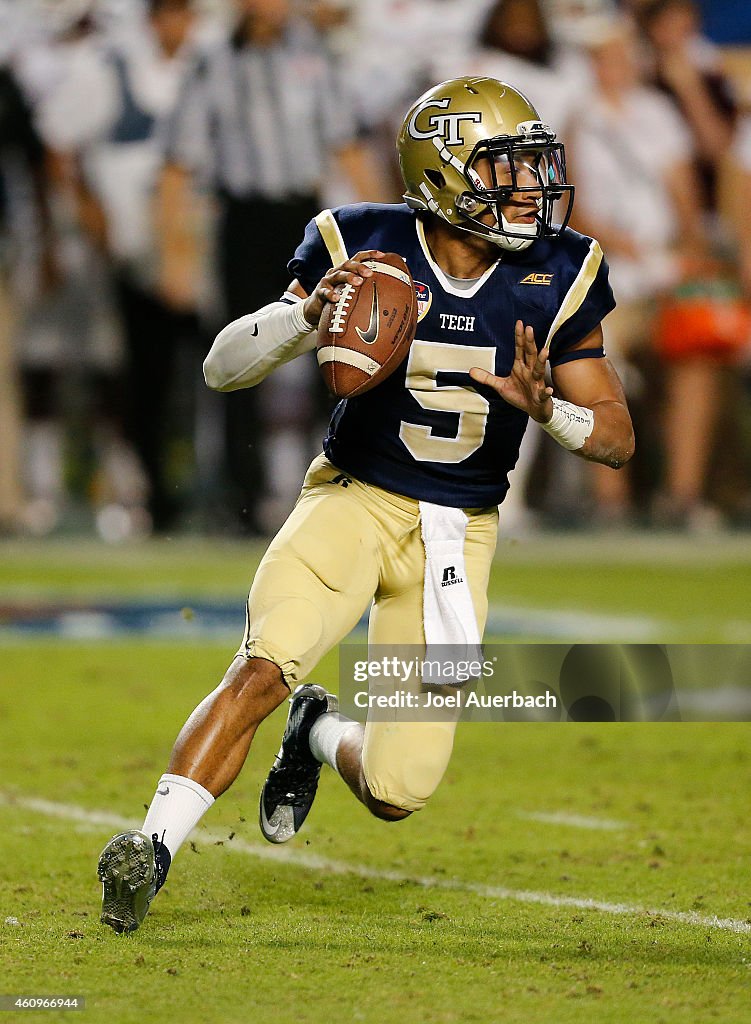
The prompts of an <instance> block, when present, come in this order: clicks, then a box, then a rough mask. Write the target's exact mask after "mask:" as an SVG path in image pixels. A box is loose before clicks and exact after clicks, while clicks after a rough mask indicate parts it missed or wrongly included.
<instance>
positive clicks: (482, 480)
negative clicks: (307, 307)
mask: <svg viewBox="0 0 751 1024" xmlns="http://www.w3.org/2000/svg"><path fill="white" fill-rule="evenodd" d="M332 214H333V218H334V220H335V222H336V226H337V227H338V231H339V234H340V241H341V242H343V244H344V247H345V248H346V251H347V253H348V255H349V256H354V254H355V253H356V252H358V251H360V250H364V249H380V250H381V251H382V252H396V253H399V255H401V256H402V257H404V259H405V261H406V263H407V265H408V267H409V269H410V271H411V272H412V276H413V278H414V280H415V289H416V291H417V299H418V307H419V314H418V317H419V319H418V324H417V333H416V335H415V340H414V341H413V343H412V346H411V348H410V352H409V355H408V358H407V359H406V360H405V361H404V363H403V364H402V365H401V366H400V367H399V369H398V370H396V371H395V372H394V373H393V374H392V375H391V376H390V377H389V378H388V379H387V380H385V381H384V382H383V383H382V384H379V385H378V386H377V387H376V388H374V389H373V390H372V391H369V392H366V394H364V395H359V396H358V397H356V398H348V399H345V400H343V401H341V402H339V404H338V405H337V406H336V409H335V410H334V413H333V416H332V419H331V423H330V425H329V430H328V433H327V435H326V438H325V440H324V451H325V452H326V455H327V456H328V458H329V459H330V460H331V461H332V462H333V463H334V465H335V466H337V467H338V468H340V469H342V470H344V471H345V472H348V473H351V474H352V475H353V476H356V477H358V478H359V479H360V480H365V481H366V482H368V483H373V484H376V485H377V486H379V487H384V488H386V489H387V490H390V491H395V492H397V493H399V494H404V495H407V496H408V497H411V498H417V499H419V500H424V501H431V502H435V503H436V504H440V505H451V506H455V507H459V508H485V507H487V506H489V505H497V504H499V503H500V502H502V501H503V498H504V497H505V495H506V492H507V490H508V474H509V472H510V471H511V470H512V469H513V468H514V465H515V464H516V460H517V458H518V456H519V446H520V444H521V440H522V436H523V434H524V430H525V428H526V426H527V421H528V417H527V414H526V413H524V412H521V411H520V410H519V409H515V408H514V407H513V406H511V405H509V404H508V403H507V402H505V401H504V400H503V399H502V398H501V397H500V396H499V395H498V394H497V393H496V392H495V391H493V390H492V389H491V388H486V387H484V386H481V385H478V384H476V383H475V382H474V381H472V379H471V378H470V376H469V370H470V368H471V367H472V366H479V367H482V368H483V369H486V370H490V371H491V372H492V373H495V374H498V375H499V376H503V377H505V376H507V375H508V374H509V373H510V372H511V368H512V365H513V362H514V324H515V323H516V321H517V320H522V321H523V322H524V324H525V325H528V326H531V327H533V328H534V331H535V338H536V339H537V344H538V347H539V348H542V347H543V346H544V345H545V343H546V342H547V341H550V363H551V365H552V366H556V365H557V364H559V363H561V362H565V361H566V360H567V357H568V358H571V356H572V355H573V354H570V353H569V350H570V349H571V347H572V346H574V345H576V344H578V343H579V342H580V341H582V340H583V339H584V338H585V337H586V336H587V335H588V334H589V333H590V332H591V331H592V330H594V328H595V327H597V325H598V324H599V323H600V321H601V320H602V319H603V317H604V316H605V315H606V314H607V313H609V312H610V310H611V309H613V307H614V305H615V302H614V300H613V293H612V291H611V289H610V286H609V284H608V268H607V263H606V262H605V259H604V258H603V256H602V251H601V249H600V247H599V245H598V244H597V242H595V241H593V240H592V239H591V238H587V237H585V236H584V235H580V234H578V233H577V232H576V231H572V230H570V229H568V228H567V229H566V230H565V231H564V232H563V234H562V235H561V236H560V237H554V238H541V239H538V240H537V241H535V242H534V243H533V244H532V245H531V246H530V247H529V248H528V249H526V250H525V251H523V252H519V253H507V252H505V251H502V250H499V254H500V259H499V261H498V262H497V263H496V264H494V265H493V266H492V267H491V268H489V270H487V271H486V273H485V274H484V275H483V276H482V277H481V278H480V279H479V280H478V281H477V282H476V284H474V285H473V286H472V287H471V289H470V290H469V291H464V290H460V289H459V288H457V287H454V286H452V284H451V281H450V279H448V278H447V276H446V275H445V274H444V272H443V271H442V270H441V268H440V267H438V266H437V264H436V263H435V262H434V260H433V259H432V256H431V254H430V251H429V249H428V246H427V244H426V242H425V237H424V233H423V225H422V222H421V220H420V218H419V217H418V216H417V215H416V214H415V213H414V212H413V211H411V210H410V209H408V207H406V206H403V205H394V206H385V205H376V204H358V205H356V206H343V207H340V208H339V209H336V210H333V211H331V213H330V214H328V215H327V214H324V215H323V217H324V219H325V221H327V222H328V229H327V230H326V234H327V238H328V241H329V244H331V232H332V231H333V233H334V235H335V234H336V227H334V225H333V224H332V223H331V215H332ZM321 222H322V221H321V216H320V215H319V218H316V220H313V221H311V222H310V224H309V225H308V227H307V229H306V232H305V237H304V239H303V241H302V243H301V244H300V246H299V247H298V249H297V251H296V253H295V255H294V258H293V259H292V260H291V261H290V263H289V270H290V272H291V274H292V276H293V277H296V278H297V279H298V281H299V282H300V284H301V285H302V286H303V288H304V289H305V290H306V291H307V292H308V293H309V294H310V293H311V292H312V291H313V289H314V288H315V287H316V285H317V284H318V282H319V281H320V279H321V278H322V277H323V275H324V274H325V273H326V271H327V270H328V269H329V268H330V267H331V266H332V265H333V264H335V263H336V262H337V260H336V259H334V255H335V254H334V253H332V252H330V251H329V249H328V248H327V245H326V242H324V239H323V237H322V234H321V229H320V228H319V223H321ZM602 354H603V353H602V350H601V349H599V350H597V351H596V352H594V353H593V352H589V353H588V355H602Z"/></svg>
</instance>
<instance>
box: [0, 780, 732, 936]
mask: <svg viewBox="0 0 751 1024" xmlns="http://www.w3.org/2000/svg"><path fill="white" fill-rule="evenodd" d="M0 805H5V806H7V807H18V808H21V809H22V810H25V811H33V812H34V813H36V814H42V815H45V816H47V817H52V818H61V819H63V820H65V821H72V822H75V823H76V825H77V826H78V827H79V828H83V829H86V830H87V831H89V830H94V829H96V830H97V831H98V830H99V829H100V828H110V829H126V828H133V821H132V820H129V819H127V818H123V817H121V816H120V815H118V814H111V813H108V812H106V811H91V810H87V809H86V808H85V807H78V806H76V805H75V804H61V803H56V802H54V801H51V800H43V799H40V798H38V797H14V796H12V795H10V794H7V793H0ZM194 839H195V841H196V842H198V843H207V844H214V843H217V842H222V843H223V845H224V849H225V850H229V851H232V852H234V853H242V854H246V855H247V856H250V857H256V858H258V859H259V860H267V861H275V862H276V863H282V864H292V865H294V866H296V867H301V868H305V869H307V870H309V871H322V872H325V873H326V874H330V875H355V876H356V877H358V878H367V879H369V880H376V881H384V882H396V883H405V882H406V883H412V884H413V885H420V886H423V887H424V888H425V889H437V890H440V889H443V890H450V891H454V892H471V893H475V894H476V895H478V896H482V897H484V898H485V899H491V900H510V901H512V902H515V903H538V904H541V905H542V906H546V907H573V908H575V909H578V910H599V911H600V912H601V913H603V914H648V915H650V916H653V917H658V918H661V919H662V920H665V921H675V922H677V923H680V924H690V925H698V926H699V927H701V928H718V929H721V930H722V931H728V932H735V933H736V934H738V935H748V934H751V922H749V921H741V920H738V919H735V918H721V917H717V916H715V915H710V914H699V913H697V912H696V911H693V910H691V911H683V910H662V909H657V908H651V907H640V906H637V905H634V904H629V903H610V902H607V901H604V900H596V899H590V898H588V897H581V896H559V895H556V894H555V893H549V892H534V891H529V890H526V889H507V888H506V887H505V886H500V885H486V884H484V883H482V882H470V881H465V880H462V879H458V878H457V879H450V878H435V877H434V876H432V875H409V874H404V873H403V872H400V871H387V870H382V869H379V868H371V867H368V866H366V865H363V864H348V863H346V862H345V861H339V860H331V859H330V858H328V857H320V856H318V854H314V853H308V852H306V851H305V850H300V849H297V848H295V847H289V846H270V845H263V846H262V845H260V844H256V843H248V842H245V841H244V840H242V839H233V840H232V841H229V840H228V839H227V837H226V835H225V834H219V833H215V832H208V831H205V830H204V829H201V830H200V831H199V832H197V833H195V834H194Z"/></svg>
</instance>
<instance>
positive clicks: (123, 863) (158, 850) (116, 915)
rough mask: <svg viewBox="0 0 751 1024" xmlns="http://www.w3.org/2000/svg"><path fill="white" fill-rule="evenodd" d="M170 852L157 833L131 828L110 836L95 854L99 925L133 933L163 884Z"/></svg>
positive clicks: (168, 864)
mask: <svg viewBox="0 0 751 1024" xmlns="http://www.w3.org/2000/svg"><path fill="white" fill-rule="evenodd" d="M170 859H171V858H170V854H169V850H168V849H167V847H166V846H164V845H163V844H162V843H160V842H159V840H158V839H157V836H156V835H154V836H152V837H151V838H149V836H147V835H146V834H145V833H144V832H139V831H138V830H137V829H131V830H130V831H128V832H121V833H120V834H119V835H117V836H114V838H112V839H110V841H109V842H108V843H107V845H106V846H105V848H104V849H103V850H102V852H101V854H100V856H99V865H98V867H97V874H98V876H99V881H100V882H101V883H102V916H101V918H100V920H101V922H102V924H107V925H109V926H110V928H113V929H114V930H115V931H116V932H134V931H135V930H136V928H138V927H139V926H140V925H141V923H142V921H143V919H144V918H145V917H146V914H147V913H148V910H149V906H150V905H151V901H152V900H153V898H154V896H155V895H156V893H157V892H159V890H160V889H161V887H162V885H163V884H164V880H165V878H166V877H167V871H168V870H169V866H170Z"/></svg>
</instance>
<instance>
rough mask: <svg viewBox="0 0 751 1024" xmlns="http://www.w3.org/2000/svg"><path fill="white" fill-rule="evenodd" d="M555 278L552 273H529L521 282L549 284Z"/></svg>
mask: <svg viewBox="0 0 751 1024" xmlns="http://www.w3.org/2000/svg"><path fill="white" fill-rule="evenodd" d="M552 280H553V275H552V274H527V276H526V277H523V278H522V279H521V281H520V282H519V284H547V285H549V284H550V283H551V281H552Z"/></svg>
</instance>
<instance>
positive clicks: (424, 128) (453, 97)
mask: <svg viewBox="0 0 751 1024" xmlns="http://www.w3.org/2000/svg"><path fill="white" fill-rule="evenodd" d="M397 150H398V152H399V164H400V166H401V170H402V177H403V178H404V183H405V185H406V186H407V191H406V193H405V195H404V200H405V202H406V203H407V205H408V206H410V207H411V208H412V209H413V210H429V211H431V212H432V213H434V214H436V215H437V216H438V217H441V218H442V219H443V220H445V221H447V222H448V223H449V224H453V225H454V227H457V228H462V229H463V230H465V231H470V232H472V234H475V235H480V236H481V237H483V238H488V239H490V240H491V241H493V242H495V243H496V244H497V245H499V246H501V247H502V248H504V249H506V250H509V251H512V252H516V251H519V250H521V249H526V248H527V247H528V246H530V245H531V244H532V242H534V240H535V239H536V238H539V237H540V236H542V235H556V234H560V232H561V231H563V229H564V227H565V226H566V224H567V223H568V220H569V217H570V215H571V207H572V205H573V201H574V186H573V185H570V184H569V183H568V182H567V181H566V157H565V153H564V149H563V145H562V144H561V143H559V142H556V141H555V132H554V131H552V130H551V129H550V128H549V127H548V126H547V125H546V124H544V123H543V122H542V121H541V120H540V117H539V115H538V113H537V111H536V110H535V108H534V107H533V106H532V104H531V103H530V102H529V100H528V99H527V98H526V97H525V96H523V95H522V93H520V92H518V91H517V90H516V89H513V88H512V87H511V86H510V85H506V83H505V82H498V81H496V80H495V79H494V78H454V79H451V80H450V81H448V82H442V83H441V84H440V85H436V86H435V87H434V88H432V89H429V90H428V91H427V92H426V93H424V94H423V95H422V96H421V97H420V98H419V99H418V100H417V102H416V103H414V104H413V106H412V108H411V109H410V110H409V112H408V114H407V116H406V117H405V119H404V124H403V125H402V128H401V131H400V132H399V137H398V139H397ZM519 194H521V195H524V194H527V195H532V196H533V198H534V201H535V202H536V204H537V212H536V215H535V220H534V221H533V222H531V221H530V222H527V223H524V222H519V221H516V222H513V223H511V222H509V221H508V220H507V219H506V217H504V215H503V209H502V207H503V206H505V205H507V204H508V203H509V201H511V200H512V196H518V195H519ZM559 200H561V201H562V204H561V206H562V210H561V213H562V216H559V217H558V218H557V220H558V223H556V224H554V223H553V214H554V207H555V204H556V202H557V201H559ZM488 211H490V213H491V214H492V217H487V216H486V214H487V213H488ZM493 221H494V222H493Z"/></svg>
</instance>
